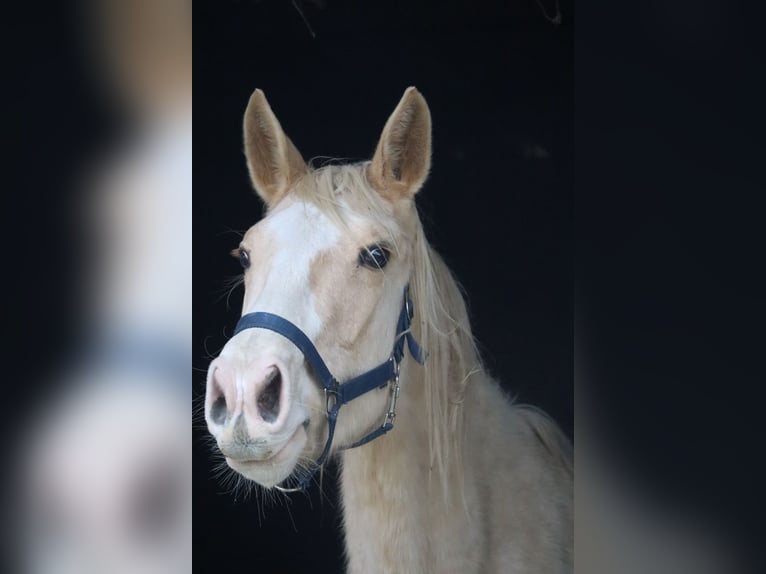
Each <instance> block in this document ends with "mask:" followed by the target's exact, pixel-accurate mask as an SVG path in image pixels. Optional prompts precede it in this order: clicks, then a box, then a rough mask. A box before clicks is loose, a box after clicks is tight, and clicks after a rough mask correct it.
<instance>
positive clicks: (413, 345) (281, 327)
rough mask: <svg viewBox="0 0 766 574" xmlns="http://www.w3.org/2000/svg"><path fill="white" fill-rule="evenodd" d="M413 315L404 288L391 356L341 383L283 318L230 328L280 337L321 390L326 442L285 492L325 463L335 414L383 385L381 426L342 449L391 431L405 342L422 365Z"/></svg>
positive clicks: (262, 316)
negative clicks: (385, 402)
mask: <svg viewBox="0 0 766 574" xmlns="http://www.w3.org/2000/svg"><path fill="white" fill-rule="evenodd" d="M413 315H414V309H413V306H412V300H411V299H410V296H409V286H407V287H405V289H404V301H403V303H402V309H401V311H400V313H399V320H398V322H397V325H396V338H395V340H394V347H393V350H392V351H391V355H390V356H389V358H388V359H387V360H386V361H385V362H384V363H381V364H380V365H378V366H377V367H375V368H373V369H370V370H369V371H367V372H365V373H362V374H361V375H358V376H356V377H354V378H352V379H350V380H348V381H346V382H345V383H339V382H338V380H337V379H336V378H335V377H334V376H333V375H332V373H331V372H330V369H328V368H327V365H326V364H325V362H324V361H323V360H322V356H321V355H320V354H319V351H317V349H316V347H315V346H314V343H312V342H311V339H309V338H308V337H307V336H306V334H305V333H304V332H303V331H301V330H300V328H299V327H297V326H296V325H294V324H293V323H291V322H290V321H288V320H287V319H285V318H283V317H280V316H279V315H274V314H272V313H263V312H257V313H248V314H247V315H243V316H242V318H241V319H240V320H239V322H238V323H237V327H236V328H235V329H234V335H237V334H238V333H240V332H242V331H244V330H246V329H256V328H257V329H267V330H269V331H273V332H275V333H278V334H280V335H282V336H283V337H285V338H286V339H287V340H288V341H290V342H291V343H292V344H293V345H295V346H296V347H297V348H298V350H300V352H301V353H303V356H304V357H305V358H306V361H308V363H309V365H311V368H312V370H313V371H314V374H315V375H316V377H317V379H318V380H319V384H320V385H321V386H322V388H323V389H324V393H325V407H326V410H327V424H328V429H327V441H326V442H325V445H324V449H323V450H322V454H321V455H320V456H319V458H318V459H317V461H316V463H315V466H314V468H313V469H312V471H311V472H310V473H309V474H307V475H306V476H304V477H303V478H302V479H301V480H300V482H299V485H298V488H295V489H289V490H292V491H297V490H304V489H305V488H306V486H307V485H308V483H309V481H310V480H311V478H312V477H313V476H314V473H316V471H317V470H318V469H319V467H321V466H322V465H323V464H324V463H325V461H326V460H327V457H328V455H329V454H330V448H331V447H332V441H333V438H334V437H335V425H336V424H337V422H338V412H339V411H340V409H341V407H342V406H343V405H345V404H346V403H349V402H351V401H353V400H354V399H355V398H357V397H360V396H362V395H363V394H365V393H368V392H370V391H372V390H375V389H382V388H383V387H385V386H386V385H387V384H389V383H393V386H392V388H391V403H390V405H389V408H388V411H386V414H385V417H384V419H383V424H382V425H381V426H380V427H378V428H376V429H375V430H373V431H372V432H370V433H369V434H367V435H365V436H364V437H362V438H361V439H359V440H358V441H356V442H355V443H354V444H352V445H350V446H348V447H344V448H346V449H349V448H356V447H358V446H362V445H365V444H367V443H368V442H370V441H372V440H375V439H376V438H378V437H380V436H383V435H384V434H386V433H387V432H388V431H390V430H391V429H393V428H394V420H395V419H396V401H397V399H398V398H399V368H400V365H401V362H402V359H403V358H404V344H405V341H406V343H407V348H408V349H409V351H410V354H411V355H412V357H413V358H414V359H415V360H416V361H417V362H418V363H420V364H421V365H422V364H423V363H424V362H425V355H424V353H423V349H421V347H420V345H419V344H418V342H417V341H416V340H415V337H413V336H412V333H411V331H410V327H411V324H412V317H413ZM277 488H279V489H280V490H285V491H287V490H288V489H285V488H280V487H277Z"/></svg>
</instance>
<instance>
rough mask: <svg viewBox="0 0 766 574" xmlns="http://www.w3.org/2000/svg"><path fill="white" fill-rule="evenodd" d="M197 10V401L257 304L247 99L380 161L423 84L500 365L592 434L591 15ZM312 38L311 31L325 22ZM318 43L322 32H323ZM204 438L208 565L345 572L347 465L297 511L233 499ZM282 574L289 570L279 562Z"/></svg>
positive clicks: (304, 145)
mask: <svg viewBox="0 0 766 574" xmlns="http://www.w3.org/2000/svg"><path fill="white" fill-rule="evenodd" d="M298 6H299V7H300V8H301V9H302V11H303V14H304V15H305V18H306V21H308V25H307V23H306V22H305V21H304V20H303V19H302V17H301V15H300V13H299V12H298V11H297V10H296V7H295V6H294V5H292V4H291V3H290V2H286V1H277V0H262V1H260V2H244V1H243V2H220V1H215V2H197V3H196V4H195V27H194V51H195V54H194V55H195V64H194V72H195V85H194V96H195V117H194V131H195V147H194V160H195V161H194V185H195V187H194V202H195V203H194V217H195V220H194V263H195V266H194V275H195V285H194V300H195V303H194V304H195V309H194V329H195V341H196V347H195V353H194V357H195V361H194V366H195V368H196V369H198V370H197V371H196V374H195V394H196V395H197V396H198V397H201V396H202V395H203V394H204V370H205V368H206V366H207V363H208V362H209V358H210V355H215V354H217V352H218V350H219V349H220V348H221V347H222V346H223V344H224V343H225V341H226V339H227V337H226V335H227V334H230V333H231V330H232V328H233V326H234V324H235V323H236V320H237V318H238V316H239V313H240V303H241V296H242V291H241V288H240V289H238V290H235V291H234V292H233V293H232V295H231V298H230V300H227V297H226V296H225V293H226V280H227V279H229V278H231V277H233V276H236V275H237V274H238V273H239V265H238V263H237V262H236V261H235V260H234V259H232V258H230V257H229V256H228V252H229V251H230V250H231V249H232V248H234V247H236V245H237V244H238V241H239V233H241V232H243V231H245V230H246V229H247V228H248V227H250V226H251V225H252V224H254V223H255V222H256V221H257V219H258V218H259V216H260V213H261V209H262V208H261V204H260V201H259V200H258V199H257V197H256V195H255V193H254V192H253V191H252V190H251V188H250V185H249V180H248V176H247V171H246V167H245V160H244V157H243V154H242V136H241V123H242V116H243V114H244V110H245V106H246V105H247V100H248V98H249V96H250V94H251V92H252V90H253V89H254V88H256V87H258V88H262V89H263V90H264V91H265V93H266V96H267V98H268V99H269V102H270V104H271V106H272V108H273V109H274V111H275V113H276V114H277V117H278V118H279V120H280V122H281V123H282V126H283V127H284V129H285V131H286V132H287V134H288V135H289V136H290V138H291V139H292V140H293V142H294V143H295V144H296V145H297V147H298V148H299V149H300V151H301V153H302V154H303V156H304V157H305V158H306V159H308V158H311V157H314V156H332V157H336V158H350V159H366V158H369V157H371V155H372V152H373V151H374V148H375V145H376V143H377V139H378V136H379V135H380V132H381V130H382V128H383V125H384V123H385V121H386V119H387V118H388V115H389V114H390V113H391V112H392V111H393V109H394V107H395V106H396V104H397V102H398V101H399V98H400V97H401V95H402V92H403V91H404V89H405V88H406V87H407V86H410V85H415V86H417V88H418V89H419V90H420V91H421V92H422V93H423V94H424V96H425V97H426V99H427V100H428V102H429V105H430V107H431V113H432V118H433V126H434V132H433V139H434V150H433V166H432V171H431V177H430V178H429V180H428V182H427V183H426V185H425V187H424V189H423V190H422V191H421V193H420V194H419V196H418V203H419V207H420V211H421V214H422V219H423V220H424V223H425V226H426V232H427V235H428V237H429V239H430V240H431V242H432V243H433V244H434V245H435V246H436V248H437V249H438V251H439V252H440V253H441V254H442V255H443V256H444V257H445V259H446V261H447V263H448V265H449V266H450V267H451V268H452V270H453V271H454V272H455V273H456V275H457V277H458V279H459V281H460V282H461V283H462V285H463V286H464V288H465V291H466V293H467V297H468V302H469V307H470V312H471V316H472V320H473V329H474V334H475V335H476V337H477V338H478V340H479V342H480V345H481V349H482V351H483V356H484V359H485V360H486V363H487V366H488V368H489V370H490V371H491V372H492V373H494V374H495V375H496V376H497V377H498V378H499V379H500V380H501V381H502V383H503V386H504V388H505V389H507V390H508V391H509V392H510V393H512V394H514V395H516V396H518V398H519V399H520V400H522V401H525V402H531V403H533V404H536V405H539V406H541V407H542V408H544V409H545V410H546V411H548V412H549V413H550V414H551V415H552V416H553V417H554V418H555V419H556V420H557V421H558V422H559V423H560V424H561V426H562V427H563V429H564V430H565V432H566V433H567V434H568V435H569V436H572V435H573V381H572V372H573V351H572V320H573V317H572V314H573V309H572V257H573V243H572V237H571V236H572V209H573V206H572V189H573V182H572V176H573V164H572V162H573V133H572V129H573V75H572V57H573V52H572V24H573V22H572V11H571V6H570V4H569V3H565V4H563V5H562V10H563V12H564V15H563V20H562V24H561V25H558V24H555V23H552V22H550V21H549V20H548V19H546V17H545V14H544V12H543V7H544V8H545V10H547V11H548V12H549V13H550V14H555V12H556V6H555V3H554V2H551V1H547V0H546V1H544V2H542V3H541V4H538V3H537V2H536V1H535V0H520V1H516V2H508V1H504V2H447V3H445V2H435V1H434V2H406V1H399V2H397V1H393V2H353V1H342V0H325V1H317V2H308V1H306V2H302V3H298ZM309 27H310V28H309ZM312 34H313V35H312ZM203 427H204V422H202V423H200V424H198V425H197V428H196V430H195V437H194V438H195V442H194V449H195V451H194V454H195V457H194V466H195V468H194V488H195V500H194V515H195V518H194V519H195V529H194V552H195V556H194V560H195V562H194V563H195V568H199V569H200V571H201V572H209V571H213V570H214V569H218V568H220V567H222V566H224V565H225V567H226V568H227V569H228V568H248V569H252V568H253V567H254V565H257V566H258V567H266V566H267V565H274V566H273V568H277V566H276V565H278V568H277V570H278V571H282V572H296V573H298V572H318V571H322V572H324V571H327V572H336V571H338V570H339V568H340V564H341V557H342V543H341V538H340V521H339V514H338V506H337V493H336V491H335V470H334V469H333V471H332V472H331V473H330V474H329V476H327V478H326V480H325V489H324V490H325V492H326V493H327V497H326V498H324V499H322V498H321V497H320V495H319V493H318V491H317V490H316V489H315V490H314V491H313V492H311V493H310V494H309V495H307V496H302V495H292V497H291V502H290V503H289V509H285V507H284V506H283V505H269V504H266V508H265V509H264V510H262V511H260V512H259V508H258V502H257V501H256V500H255V499H254V498H253V497H251V498H250V499H248V500H236V501H235V500H234V497H233V496H232V495H231V494H229V493H227V492H226V489H225V488H224V487H223V486H222V484H221V481H220V480H218V479H216V478H215V477H214V475H213V464H214V462H213V458H212V457H211V456H210V454H209V453H210V447H209V446H208V444H207V442H206V440H205V435H206V431H205V429H204V428H203ZM277 570H274V571H277Z"/></svg>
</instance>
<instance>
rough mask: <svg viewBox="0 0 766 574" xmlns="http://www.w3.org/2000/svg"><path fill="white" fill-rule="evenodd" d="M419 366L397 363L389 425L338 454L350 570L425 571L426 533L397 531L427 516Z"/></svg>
mask: <svg viewBox="0 0 766 574" xmlns="http://www.w3.org/2000/svg"><path fill="white" fill-rule="evenodd" d="M422 371H423V369H422V368H420V367H418V366H417V365H416V364H415V361H414V360H412V359H411V358H409V359H408V360H407V362H406V363H405V364H404V365H403V367H402V375H403V376H402V392H401V395H400V398H399V401H398V405H397V418H396V426H395V428H394V430H393V431H391V432H390V433H388V434H387V435H385V436H383V437H381V438H379V439H377V440H374V441H372V442H370V443H369V444H367V445H365V446H363V447H360V448H356V449H352V450H348V451H344V452H343V454H342V475H341V476H342V478H341V481H342V485H341V487H342V494H343V507H344V521H345V532H346V543H347V547H348V552H347V554H348V556H349V562H350V564H349V566H350V569H349V571H350V572H379V571H381V570H383V571H387V572H388V571H401V570H397V568H398V567H399V565H400V564H410V565H411V566H410V568H412V570H411V571H419V572H425V571H426V565H425V564H421V562H422V560H423V559H424V557H425V556H426V555H427V542H426V540H427V539H426V536H425V534H424V535H423V536H415V537H410V538H408V539H407V540H406V541H401V540H400V539H401V533H402V532H417V531H418V530H419V529H420V528H421V527H422V525H423V524H425V522H426V520H427V516H426V514H427V512H428V506H427V505H426V504H423V501H424V500H425V499H424V498H422V497H423V495H424V494H425V490H423V489H424V488H426V487H427V486H428V485H427V484H426V483H427V481H428V460H429V452H428V428H427V422H426V421H427V417H426V411H425V392H424V389H423V383H424V381H423V380H422V379H423V375H422ZM434 484H435V485H438V481H435V482H434ZM421 491H422V492H421ZM394 540H400V542H399V543H397V544H398V545H397V548H398V550H397V556H396V557H395V558H394V557H392V556H391V555H390V553H389V552H388V551H387V550H386V547H387V546H388V543H387V542H386V541H394ZM418 564H419V565H420V566H422V568H418V567H416V565H418Z"/></svg>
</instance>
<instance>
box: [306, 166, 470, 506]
mask: <svg viewBox="0 0 766 574" xmlns="http://www.w3.org/2000/svg"><path fill="white" fill-rule="evenodd" d="M367 164H368V162H363V163H355V164H341V165H337V164H331V165H325V166H323V167H320V168H317V169H312V170H311V171H310V173H309V174H308V175H307V176H306V178H305V181H303V182H299V183H298V184H297V185H296V187H295V190H294V191H295V193H297V195H298V196H299V197H301V199H303V200H305V201H308V202H311V203H313V204H314V205H316V206H318V207H319V208H320V209H322V211H323V212H324V213H326V214H327V215H328V216H329V217H331V218H332V219H333V220H334V221H336V222H337V223H338V224H339V225H341V226H346V225H348V222H349V216H350V215H351V212H350V211H349V208H348V207H347V204H346V202H344V201H343V200H342V199H341V198H340V196H341V195H342V194H344V193H350V194H353V197H354V200H355V201H361V202H362V205H363V206H364V208H365V211H366V212H367V213H369V214H370V215H371V216H372V217H374V218H376V219H377V221H379V223H380V224H381V225H382V226H383V228H384V229H385V230H386V233H387V235H388V236H389V237H388V239H389V240H390V242H391V244H392V245H393V246H394V248H395V249H398V248H399V246H398V241H397V240H398V239H400V238H401V234H402V230H401V229H400V228H399V224H398V223H397V221H396V220H395V219H394V218H393V217H392V216H391V214H390V210H389V209H387V206H386V204H385V200H384V199H383V198H382V197H381V196H380V194H379V193H377V192H376V191H375V190H374V189H373V188H372V186H371V185H370V184H369V183H368V181H367V178H366V173H367V169H366V166H367ZM410 289H411V295H412V299H413V303H414V306H415V323H414V329H415V335H416V336H417V338H418V339H419V341H420V343H421V344H422V346H423V348H424V349H425V350H426V352H427V353H428V359H427V361H426V364H425V367H424V369H423V377H424V385H425V398H426V405H425V407H426V416H427V420H428V423H429V425H428V428H429V432H428V440H429V453H430V468H431V470H432V472H431V476H432V477H433V474H434V472H433V471H436V473H437V475H438V476H439V478H440V482H441V488H442V493H443V495H444V497H445V498H449V497H450V496H451V494H450V493H451V492H454V489H455V488H457V489H458V491H461V490H462V482H463V462H462V450H463V444H462V442H463V441H462V439H463V432H462V425H463V401H464V397H465V391H466V388H467V386H468V385H469V384H470V382H471V380H472V378H474V377H475V376H476V375H478V374H479V373H482V372H483V370H484V369H483V367H482V365H481V361H480V358H479V353H478V351H477V348H476V345H475V342H474V339H473V335H472V333H471V328H470V323H469V319H468V313H467V310H466V304H465V301H464V299H463V295H462V293H461V290H460V288H459V286H458V284H457V282H456V280H455V278H454V277H453V275H452V273H451V272H450V270H449V269H448V267H447V266H446V264H445V263H444V261H443V260H442V258H441V257H440V256H439V255H438V254H437V253H436V251H435V250H434V249H433V248H432V247H431V245H429V243H428V240H427V239H426V236H425V232H424V230H423V226H422V224H421V222H420V220H419V218H418V219H417V222H416V226H415V241H414V246H413V272H412V276H411V277H410Z"/></svg>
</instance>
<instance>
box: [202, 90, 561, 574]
mask: <svg viewBox="0 0 766 574" xmlns="http://www.w3.org/2000/svg"><path fill="white" fill-rule="evenodd" d="M244 136H245V151H246V155H247V163H248V167H249V170H250V175H251V178H252V182H253V184H254V186H255V189H256V191H257V192H258V194H259V195H260V197H261V198H262V199H263V200H264V201H265V203H266V205H267V207H268V211H267V213H266V215H265V217H264V218H263V219H262V220H261V221H260V222H259V223H258V224H257V225H254V226H253V227H251V228H250V229H249V230H248V231H247V233H246V234H245V236H244V238H243V239H242V242H241V244H240V246H239V249H238V250H236V252H235V253H236V254H237V255H238V257H239V258H240V261H241V263H242V265H243V267H244V269H245V297H244V309H243V317H242V318H241V319H240V322H239V324H238V326H237V329H236V333H235V336H234V337H232V339H231V340H229V341H228V343H227V344H226V346H225V347H224V348H223V351H222V352H221V354H220V356H219V357H218V358H216V359H215V360H214V361H213V362H212V363H211V365H210V368H209V370H208V379H207V393H206V399H205V418H206V421H207V425H208V428H209V430H210V432H211V433H212V435H213V436H214V437H215V440H216V443H217V445H218V448H219V449H220V451H221V453H222V454H223V455H224V457H225V458H226V461H227V463H228V465H229V466H230V467H231V468H232V469H234V470H235V471H237V472H238V473H240V474H241V475H243V476H245V477H246V478H248V479H250V480H252V481H255V482H256V483H258V484H260V485H262V486H264V487H267V488H277V489H280V490H291V487H292V489H300V488H303V487H305V486H306V485H307V484H308V482H309V481H310V479H311V477H312V476H313V473H314V471H315V470H316V469H317V468H319V467H320V466H321V465H322V464H323V463H324V462H325V460H327V458H328V456H332V455H333V454H335V453H339V454H340V456H341V463H342V475H341V476H342V478H341V483H342V484H341V493H342V499H343V511H344V523H345V543H346V548H347V559H348V570H349V572H352V573H359V574H362V573H363V574H369V573H376V572H393V573H402V572H416V573H423V572H438V573H448V572H455V573H460V574H466V573H469V572H535V573H548V572H550V573H553V572H556V573H561V572H571V570H572V505H573V504H572V491H573V470H572V452H571V446H570V444H569V442H568V441H567V439H566V438H565V437H564V436H563V435H562V433H561V432H560V431H559V430H558V428H557V427H556V425H555V424H554V423H553V422H552V421H551V420H550V419H548V418H547V417H546V416H545V415H543V414H542V413H540V412H539V411H537V410H535V409H533V408H529V407H524V406H520V405H513V404H512V403H511V401H509V400H508V399H507V398H506V397H505V396H504V394H503V392H502V391H501V389H500V387H499V386H498V384H497V383H496V382H495V381H494V380H492V379H491V378H490V377H489V376H488V375H487V374H486V373H485V371H484V370H483V369H482V366H481V363H480V359H479V356H478V353H477V351H476V348H475V346H474V341H473V338H472V336H471V330H470V326H469V322H468V316H467V313H466V308H465V304H464V302H463V299H462V296H461V294H460V291H459V289H458V286H457V284H456V283H455V280H454V279H453V278H452V276H451V274H450V272H449V270H448V269H447V267H446V266H445V264H444V263H443V261H442V260H441V258H440V257H439V256H438V255H437V254H436V253H435V252H434V251H433V249H432V248H431V247H430V246H429V244H428V242H427V241H426V238H425V235H424V232H423V228H422V226H421V224H420V221H419V219H418V215H417V212H416V208H415V201H414V199H415V194H416V193H417V192H418V190H419V189H420V188H421V186H422V185H423V182H424V181H425V179H426V176H427V175H428V170H429V167H430V162H431V159H430V156H431V118H430V112H429V109H428V106H427V104H426V101H425V99H424V98H423V96H422V95H421V94H420V93H419V92H418V91H417V90H416V89H415V88H409V89H407V91H406V92H405V93H404V96H403V97H402V100H401V101H400V102H399V105H398V106H397V108H396V109H395V110H394V112H393V114H392V115H391V117H390V118H389V120H388V122H387V123H386V126H385V128H384V130H383V134H382V136H381V138H380V142H379V143H378V146H377V150H376V152H375V155H374V157H373V158H372V160H371V161H369V162H362V163H357V164H351V165H327V166H324V167H321V168H319V169H313V168H311V167H309V166H308V165H307V164H306V163H305V162H304V160H303V159H302V157H301V154H300V153H299V152H298V150H297V149H296V148H295V146H294V145H293V144H292V142H291V141H290V140H289V139H288V137H287V136H286V135H285V133H284V132H283V131H282V128H281V127H280V124H279V122H278V121H277V118H276V117H275V116H274V113H273V112H272V110H271V108H270V107H269V104H268V102H267V101H266V98H265V97H264V95H263V92H261V91H260V90H256V91H255V93H254V94H253V95H252V97H251V99H250V102H249V105H248V108H247V111H246V113H245V119H244ZM421 363H422V364H421ZM394 424H395V429H394ZM352 447H358V448H352Z"/></svg>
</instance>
